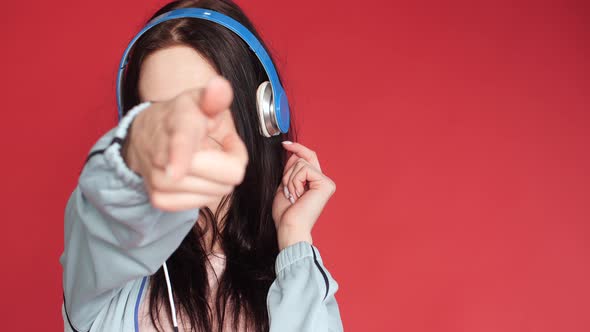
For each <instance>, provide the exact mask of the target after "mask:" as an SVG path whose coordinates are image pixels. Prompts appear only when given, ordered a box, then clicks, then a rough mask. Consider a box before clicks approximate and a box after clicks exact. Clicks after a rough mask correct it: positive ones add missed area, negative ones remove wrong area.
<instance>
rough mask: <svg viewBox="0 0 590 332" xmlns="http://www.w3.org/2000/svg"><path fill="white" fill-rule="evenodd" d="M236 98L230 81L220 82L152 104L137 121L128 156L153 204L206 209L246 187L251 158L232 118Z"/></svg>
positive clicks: (164, 207) (128, 143) (173, 208)
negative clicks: (211, 138) (241, 185)
mask: <svg viewBox="0 0 590 332" xmlns="http://www.w3.org/2000/svg"><path fill="white" fill-rule="evenodd" d="M232 98H233V92H232V89H231V86H230V84H229V82H228V81H227V80H225V79H223V78H221V77H215V78H214V79H212V80H211V81H210V82H209V83H208V85H207V86H205V87H204V88H202V89H192V90H187V91H185V92H183V93H181V94H179V95H178V96H176V97H174V98H173V99H170V100H167V101H164V102H155V103H153V105H151V106H150V107H149V108H148V109H146V110H145V111H143V112H141V113H140V114H139V115H137V117H136V118H135V119H134V121H133V122H132V126H131V128H130V129H129V130H130V132H129V133H128V138H127V140H126V142H125V145H124V148H123V157H124V159H125V161H126V162H127V164H128V165H129V167H130V168H131V169H132V170H134V171H135V172H137V173H138V174H139V175H140V176H142V177H143V178H144V183H145V185H146V189H147V191H148V193H149V196H150V201H151V203H152V205H154V206H155V207H157V208H159V209H162V210H167V211H179V210H187V209H191V208H198V207H203V206H206V205H207V204H208V203H211V202H215V201H217V200H218V199H219V198H220V197H222V196H224V195H227V194H229V193H231V191H232V190H233V189H234V187H235V186H236V185H238V184H240V183H241V182H242V180H243V178H244V174H245V170H246V165H247V163H248V153H247V150H246V146H245V145H244V142H243V141H242V140H241V139H240V137H239V136H238V134H237V132H236V129H235V125H234V123H233V119H232V117H231V113H230V110H229V107H230V104H231V102H232ZM210 137H216V138H217V141H218V142H219V144H220V145H221V149H218V148H216V147H215V146H213V145H212V144H211V143H210Z"/></svg>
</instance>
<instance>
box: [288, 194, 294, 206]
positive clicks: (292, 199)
mask: <svg viewBox="0 0 590 332" xmlns="http://www.w3.org/2000/svg"><path fill="white" fill-rule="evenodd" d="M289 201H290V202H291V204H295V198H293V197H291V196H289Z"/></svg>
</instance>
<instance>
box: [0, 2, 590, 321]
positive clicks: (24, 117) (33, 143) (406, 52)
mask: <svg viewBox="0 0 590 332" xmlns="http://www.w3.org/2000/svg"><path fill="white" fill-rule="evenodd" d="M240 3H241V4H242V5H243V7H244V8H245V10H246V11H247V13H248V14H249V15H250V16H251V18H252V19H253V20H254V22H255V23H256V24H257V26H258V28H259V29H260V31H261V33H262V35H263V36H264V37H265V39H266V40H268V42H269V44H270V45H271V48H272V50H273V51H274V52H275V54H276V56H277V59H278V61H277V62H278V66H279V67H280V68H281V69H282V71H283V74H284V76H285V78H286V87H287V89H288V92H289V93H290V96H291V97H290V98H291V100H292V101H293V102H294V111H295V112H296V121H297V124H298V127H299V129H300V134H301V135H300V140H301V142H303V143H304V144H307V145H309V146H311V147H312V148H313V149H315V150H316V151H317V152H318V155H319V156H320V160H321V161H322V164H323V165H322V166H323V168H324V171H325V172H326V174H327V175H329V176H331V177H332V178H333V179H334V180H335V182H336V183H337V185H338V190H337V193H336V194H335V196H334V197H333V199H332V201H331V202H330V204H329V205H328V207H327V208H326V210H325V213H324V214H323V216H322V218H321V220H320V221H319V223H318V225H317V226H316V229H315V242H316V244H317V245H318V246H319V248H320V249H321V250H322V254H323V256H324V259H325V261H326V264H327V266H328V268H329V269H330V271H331V273H332V274H333V275H334V276H335V277H336V279H337V280H338V282H339V284H340V287H341V289H340V291H339V293H338V294H337V298H338V300H339V303H340V308H341V313H342V318H343V321H344V325H345V329H346V330H347V331H416V332H418V331H482V332H483V331H508V332H511V331H590V300H589V298H590V286H589V285H588V283H589V280H590V225H589V221H590V175H589V173H590V172H589V168H590V157H589V153H588V143H590V142H589V141H590V134H589V129H590V121H589V120H590V115H589V113H588V111H589V102H590V97H589V93H590V92H589V85H590V84H589V83H590V82H589V74H590V68H589V65H590V60H588V59H589V56H590V54H589V53H590V52H589V51H590V47H589V40H590V24H589V19H588V17H589V14H590V10H589V8H588V6H587V2H586V1H555V2H540V1H534V2H522V1H518V2H514V1H512V2H497V1H496V2H493V1H486V2H485V4H484V2H483V1H480V2H477V1H464V2H456V1H453V2H447V1H420V2H411V3H410V4H402V3H397V2H396V3H394V2H392V1H385V0H364V1H362V2H344V1H335V0H326V1H311V0H303V1H272V0H255V1H254V0H252V1H241V2H240ZM161 4H163V1H139V0H134V1H116V0H103V1H99V2H97V1H94V2H85V1H71V0H70V1H65V0H61V1H51V2H50V1H10V2H7V3H4V4H3V9H4V11H3V13H4V15H3V18H2V21H1V22H0V24H1V28H0V36H1V38H0V40H1V43H2V51H1V57H2V58H1V61H0V65H1V66H2V70H1V74H2V79H1V80H0V81H1V83H0V84H2V86H1V89H0V91H1V93H2V99H1V100H2V101H1V102H2V106H1V107H2V115H3V120H2V130H1V131H0V135H1V139H0V150H1V151H2V163H1V165H2V166H1V174H2V177H3V180H2V202H3V203H2V204H3V205H4V204H5V205H4V206H3V208H2V212H3V217H2V221H3V222H2V224H3V231H2V240H1V241H0V252H1V253H2V257H3V264H2V274H1V275H2V280H1V282H0V285H1V286H0V287H1V294H2V297H3V300H2V310H1V311H0V312H1V313H2V314H1V315H2V317H3V319H2V323H1V324H2V328H1V329H2V330H5V331H13V330H17V329H18V330H21V331H22V330H24V331H40V330H42V331H58V330H61V329H62V324H63V323H62V318H61V315H60V304H61V292H62V289H61V271H62V270H61V266H60V265H59V263H58V257H59V255H60V253H61V251H62V249H63V212H64V207H65V203H66V199H67V197H68V196H69V194H70V193H71V191H72V190H73V188H74V186H75V185H76V180H77V176H78V173H79V170H80V167H81V166H82V164H83V161H84V159H85V157H86V154H87V153H88V150H89V149H90V147H91V145H92V144H93V143H94V141H95V140H96V139H97V138H98V137H99V136H100V135H101V134H102V133H104V132H105V131H106V130H108V129H109V128H111V127H112V126H114V125H115V123H116V117H115V114H116V112H115V107H114V82H115V74H116V67H117V63H118V61H119V57H120V55H121V52H122V51H123V49H124V47H125V46H126V44H127V42H128V41H129V39H130V38H131V37H132V35H133V34H134V33H135V32H136V31H137V30H138V29H139V28H140V26H141V25H142V22H144V20H145V19H147V18H148V16H149V15H150V14H151V13H152V12H153V11H155V10H156V9H157V8H158V7H159V6H160V5H161Z"/></svg>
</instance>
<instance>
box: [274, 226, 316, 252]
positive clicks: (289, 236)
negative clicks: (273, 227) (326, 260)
mask: <svg viewBox="0 0 590 332" xmlns="http://www.w3.org/2000/svg"><path fill="white" fill-rule="evenodd" d="M277 237H278V241H279V243H278V244H279V250H283V249H285V248H287V247H289V246H291V245H293V244H296V243H298V242H307V243H309V244H313V238H312V236H311V231H310V230H307V229H303V228H297V227H280V228H279V230H278V232H277Z"/></svg>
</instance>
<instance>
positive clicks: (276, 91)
mask: <svg viewBox="0 0 590 332" xmlns="http://www.w3.org/2000/svg"><path fill="white" fill-rule="evenodd" d="M177 18H196V19H202V20H207V21H211V22H215V23H217V24H220V25H222V26H224V27H226V28H227V29H229V30H231V31H233V32H234V33H235V34H237V35H238V36H239V37H240V38H242V40H244V42H246V44H248V46H249V47H250V49H251V50H252V51H253V52H254V53H255V54H256V56H257V57H258V59H259V60H260V63H261V64H262V66H263V67H264V70H265V71H266V74H267V75H268V79H269V81H270V84H271V87H272V93H273V104H274V114H275V115H276V123H277V126H278V128H279V130H280V131H281V132H283V133H286V132H287V131H288V130H289V122H290V121H289V119H290V114H289V113H290V112H289V103H288V101H287V95H286V93H285V90H284V89H283V87H282V85H281V83H280V81H279V76H278V74H277V71H276V68H275V66H274V64H273V62H272V60H271V58H270V56H269V55H268V53H267V52H266V50H265V49H264V47H263V46H262V44H261V43H260V41H259V40H258V39H257V38H256V37H255V36H254V34H252V32H250V30H248V29H247V28H246V27H244V26H243V25H242V24H240V23H239V22H238V21H236V20H234V19H233V18H231V17H229V16H227V15H224V14H221V13H219V12H216V11H212V10H208V9H202V8H181V9H175V10H172V11H169V12H166V13H164V14H162V15H159V16H157V17H155V18H154V19H152V20H151V21H149V22H148V24H147V25H146V26H145V27H144V28H143V29H141V31H140V32H139V33H138V34H137V35H135V37H133V39H132V40H131V42H130V43H129V45H128V46H127V48H126V49H125V52H124V53H123V57H122V58H121V62H120V64H119V71H118V73H117V108H118V114H119V119H121V117H122V115H123V92H122V91H121V90H122V89H121V88H122V87H121V84H122V79H123V73H124V71H125V67H126V66H127V61H128V57H129V53H130V52H131V49H132V48H133V46H134V45H135V43H136V42H137V40H138V39H139V38H140V37H141V36H143V34H145V33H146V32H147V31H148V30H150V29H151V28H153V27H154V26H156V25H158V24H160V23H162V22H165V21H169V20H173V19H177Z"/></svg>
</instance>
